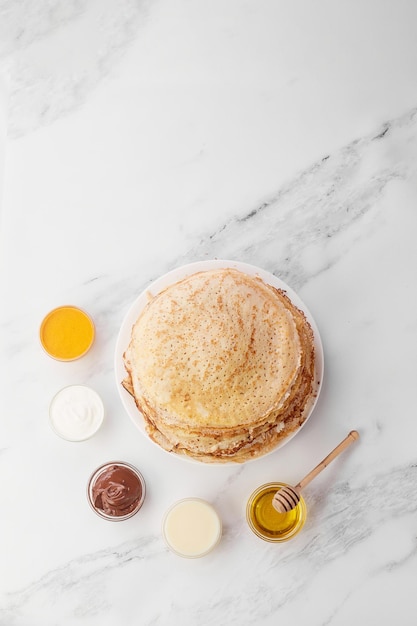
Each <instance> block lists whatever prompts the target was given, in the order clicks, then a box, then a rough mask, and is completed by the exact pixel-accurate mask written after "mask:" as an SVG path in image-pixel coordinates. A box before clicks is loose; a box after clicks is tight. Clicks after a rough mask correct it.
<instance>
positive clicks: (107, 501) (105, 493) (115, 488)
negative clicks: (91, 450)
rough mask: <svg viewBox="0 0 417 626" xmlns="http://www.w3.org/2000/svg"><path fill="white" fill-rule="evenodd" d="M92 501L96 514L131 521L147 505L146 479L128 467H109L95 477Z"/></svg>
mask: <svg viewBox="0 0 417 626" xmlns="http://www.w3.org/2000/svg"><path fill="white" fill-rule="evenodd" d="M89 498H90V502H91V504H92V506H93V508H94V509H95V511H96V513H98V514H99V515H102V516H103V517H107V518H118V519H120V518H124V517H130V516H131V515H133V514H134V513H136V511H137V510H139V508H140V506H141V504H142V502H143V498H144V481H143V478H142V477H141V475H140V473H139V472H138V471H137V470H136V469H135V468H133V467H132V466H129V465H128V464H126V463H108V464H106V465H104V466H102V467H100V468H99V469H98V470H97V471H96V472H95V474H94V475H93V477H92V479H91V481H90V485H89Z"/></svg>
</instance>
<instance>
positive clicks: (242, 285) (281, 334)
mask: <svg viewBox="0 0 417 626" xmlns="http://www.w3.org/2000/svg"><path fill="white" fill-rule="evenodd" d="M124 363H125V368H126V371H127V376H126V378H125V380H124V381H123V385H124V387H125V388H126V389H127V391H129V393H131V394H132V396H133V397H134V399H135V402H136V405H137V407H138V409H139V411H140V412H141V413H142V415H143V417H144V419H145V421H146V430H147V432H148V434H149V436H150V437H151V438H152V439H153V440H154V441H155V442H156V443H158V444H159V445H160V446H161V447H162V448H164V449H166V450H168V451H170V452H173V453H176V454H182V455H188V456H190V457H192V458H194V459H197V460H199V461H203V462H217V463H219V462H231V461H234V462H240V463H241V462H245V461H247V460H249V459H251V458H254V457H257V456H260V455H262V454H265V453H266V452H269V451H270V450H272V449H273V448H274V447H276V446H277V445H278V444H279V443H280V442H281V441H282V439H283V438H285V437H288V435H290V434H291V433H293V432H294V431H295V430H297V429H298V428H299V427H300V425H301V424H302V423H303V421H304V420H305V419H306V416H307V413H308V410H309V407H310V406H311V403H312V401H313V398H314V397H315V394H316V389H315V387H316V385H315V355H314V337H313V331H312V329H311V327H310V325H309V323H308V321H307V319H306V317H305V315H304V313H303V312H302V311H300V310H299V309H298V308H296V307H295V306H294V304H293V303H292V302H291V300H290V299H289V297H288V296H287V295H286V293H285V292H284V291H283V290H280V289H276V288H274V287H273V286H271V285H269V284H267V283H265V282H264V281H263V280H261V279H260V278H259V277H256V276H251V275H248V274H245V273H242V272H240V271H237V270H235V269H231V268H226V269H214V270H210V271H204V272H198V273H195V274H192V275H191V276H188V277H187V278H184V279H183V280H180V281H179V282H177V283H175V284H172V285H171V286H169V287H168V288H166V289H165V290H163V291H162V292H160V293H159V294H158V295H156V296H155V297H153V298H151V299H150V300H149V302H148V303H147V305H146V306H145V308H144V309H143V311H142V312H141V314H140V315H139V317H138V319H137V321H136V322H135V324H134V325H133V328H132V334H131V340H130V343H129V346H128V348H127V350H126V352H125V354H124Z"/></svg>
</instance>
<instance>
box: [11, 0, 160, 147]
mask: <svg viewBox="0 0 417 626" xmlns="http://www.w3.org/2000/svg"><path fill="white" fill-rule="evenodd" d="M147 12H148V3H147V2H146V0H120V1H119V2H118V3H117V10H115V7H114V3H113V2H112V1H111V0H103V1H102V2H100V3H97V2H95V1H94V0H71V1H70V2H67V3H66V2H62V1H61V0H43V1H42V2H38V3H33V2H26V1H25V2H15V3H11V2H7V1H3V3H2V4H1V5H0V41H2V43H3V45H2V48H1V49H0V70H2V71H3V72H4V73H5V74H6V75H7V76H8V82H9V111H8V135H9V137H10V138H17V137H20V136H22V135H25V134H27V133H28V132H31V131H33V130H36V129H37V128H39V127H42V126H45V125H48V124H51V123H52V122H54V121H55V120H57V119H58V118H60V117H62V116H64V115H67V114H68V113H70V112H71V111H74V110H76V109H77V108H79V107H80V106H82V105H83V104H84V103H85V102H86V100H87V97H88V95H89V94H90V93H91V91H92V90H94V89H95V88H96V87H97V85H98V84H99V83H100V82H101V81H102V80H103V79H104V78H105V77H106V76H107V75H108V74H109V73H110V72H111V71H112V70H113V68H115V67H117V65H118V64H119V63H120V60H121V59H122V58H123V56H124V54H125V53H126V51H127V49H128V48H129V46H130V45H131V44H132V43H133V41H134V40H135V38H136V37H137V35H138V32H139V29H140V27H141V25H142V24H144V22H145V20H146V19H147ZM51 51H54V52H55V54H51ZM34 59H37V60H36V62H34Z"/></svg>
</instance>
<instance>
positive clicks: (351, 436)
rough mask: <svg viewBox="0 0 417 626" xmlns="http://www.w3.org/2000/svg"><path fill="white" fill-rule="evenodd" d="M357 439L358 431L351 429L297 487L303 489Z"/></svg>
mask: <svg viewBox="0 0 417 626" xmlns="http://www.w3.org/2000/svg"><path fill="white" fill-rule="evenodd" d="M357 439H359V433H358V431H357V430H351V431H350V433H349V434H348V436H347V437H345V438H344V439H343V441H341V442H340V443H339V445H338V446H336V447H335V449H334V450H332V452H330V454H328V455H327V456H326V458H325V459H323V460H322V461H321V463H319V464H318V465H316V467H315V468H314V469H312V470H311V472H309V473H308V474H307V476H304V478H303V479H302V480H300V482H299V483H298V485H296V488H297V489H299V490H300V491H301V489H303V488H304V487H305V486H306V485H308V483H309V482H311V481H312V480H313V478H315V477H316V476H317V474H320V472H321V471H322V470H324V468H325V467H327V466H328V465H329V464H330V463H331V462H332V461H333V460H334V459H335V458H336V457H337V456H339V454H340V453H341V452H343V450H346V448H347V447H348V446H350V444H351V443H353V442H354V441H356V440H357Z"/></svg>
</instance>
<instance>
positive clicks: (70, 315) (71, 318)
mask: <svg viewBox="0 0 417 626" xmlns="http://www.w3.org/2000/svg"><path fill="white" fill-rule="evenodd" d="M94 336H95V329H94V322H93V320H92V319H91V317H90V316H89V315H87V313H85V312H84V311H82V310H81V309H79V308H78V307H75V306H69V305H66V306H61V307H58V308H56V309H53V310H52V311H50V312H49V313H48V315H47V316H46V317H45V318H44V319H43V321H42V324H41V328H40V340H41V344H42V347H43V348H44V350H45V352H47V354H49V356H51V357H53V358H54V359H57V360H59V361H73V360H74V359H78V358H80V357H81V356H83V355H84V354H86V352H88V350H89V349H90V348H91V346H92V345H93V341H94Z"/></svg>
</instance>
